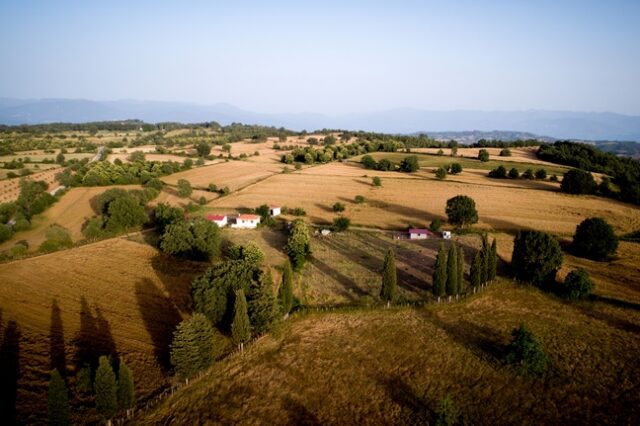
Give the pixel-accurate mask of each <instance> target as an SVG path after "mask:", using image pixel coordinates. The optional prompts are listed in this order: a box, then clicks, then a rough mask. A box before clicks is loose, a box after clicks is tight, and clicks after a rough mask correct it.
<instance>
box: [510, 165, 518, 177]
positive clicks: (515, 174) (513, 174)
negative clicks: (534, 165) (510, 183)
mask: <svg viewBox="0 0 640 426" xmlns="http://www.w3.org/2000/svg"><path fill="white" fill-rule="evenodd" d="M509 177H510V178H511V179H518V178H519V177H520V172H519V171H518V169H516V168H515V167H512V168H511V170H509Z"/></svg>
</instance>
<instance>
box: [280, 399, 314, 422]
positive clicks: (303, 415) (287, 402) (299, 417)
mask: <svg viewBox="0 0 640 426" xmlns="http://www.w3.org/2000/svg"><path fill="white" fill-rule="evenodd" d="M282 408H284V410H285V411H286V412H287V414H288V415H289V419H288V420H289V422H288V424H290V425H296V426H319V425H321V424H322V423H321V422H320V421H319V420H318V418H317V417H316V416H315V414H313V413H312V412H311V411H309V410H308V409H307V407H305V406H304V405H302V403H300V402H298V401H296V400H294V399H293V398H290V397H285V398H284V400H283V401H282Z"/></svg>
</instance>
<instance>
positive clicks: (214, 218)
mask: <svg viewBox="0 0 640 426" xmlns="http://www.w3.org/2000/svg"><path fill="white" fill-rule="evenodd" d="M207 220H210V221H211V222H213V223H215V224H216V225H218V226H219V227H220V228H222V227H225V226H227V216H225V215H219V214H212V215H209V216H207Z"/></svg>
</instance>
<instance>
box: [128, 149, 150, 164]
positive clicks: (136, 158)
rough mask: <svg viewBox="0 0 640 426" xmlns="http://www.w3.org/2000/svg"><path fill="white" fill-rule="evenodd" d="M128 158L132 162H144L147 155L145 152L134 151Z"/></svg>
mask: <svg viewBox="0 0 640 426" xmlns="http://www.w3.org/2000/svg"><path fill="white" fill-rule="evenodd" d="M127 159H128V160H129V161H130V162H132V163H135V162H140V163H143V162H144V160H145V159H146V157H145V155H144V152H142V151H134V152H132V153H131V154H129V157H128V158H127Z"/></svg>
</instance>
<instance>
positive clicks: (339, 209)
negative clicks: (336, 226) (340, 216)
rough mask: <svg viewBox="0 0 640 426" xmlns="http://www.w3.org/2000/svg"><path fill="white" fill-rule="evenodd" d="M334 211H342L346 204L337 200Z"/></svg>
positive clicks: (333, 207)
mask: <svg viewBox="0 0 640 426" xmlns="http://www.w3.org/2000/svg"><path fill="white" fill-rule="evenodd" d="M331 208H332V209H333V211H334V212H337V213H340V212H343V211H344V204H342V203H341V202H336V203H335V204H334V205H333V206H332V207H331Z"/></svg>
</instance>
